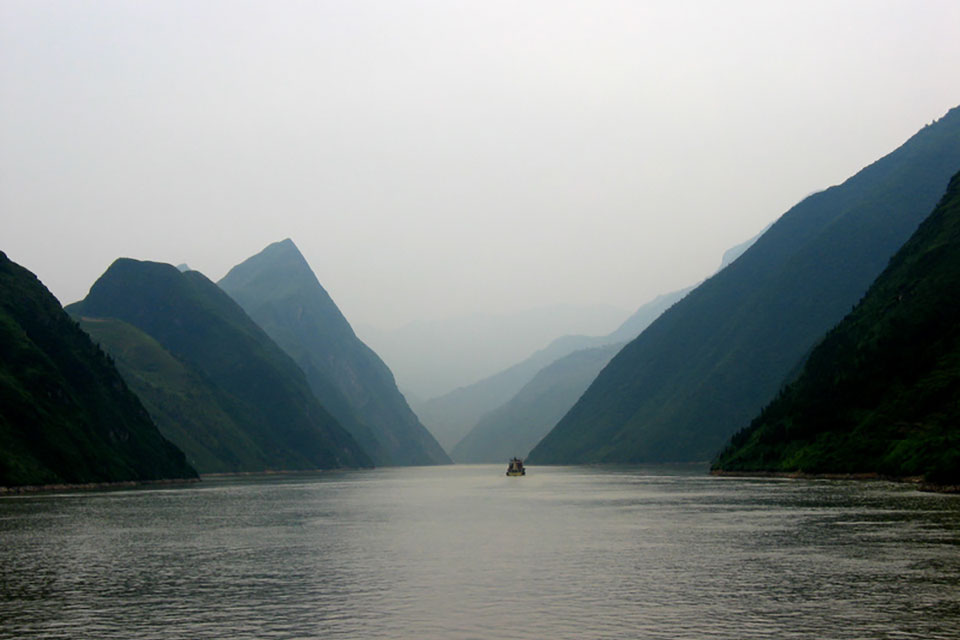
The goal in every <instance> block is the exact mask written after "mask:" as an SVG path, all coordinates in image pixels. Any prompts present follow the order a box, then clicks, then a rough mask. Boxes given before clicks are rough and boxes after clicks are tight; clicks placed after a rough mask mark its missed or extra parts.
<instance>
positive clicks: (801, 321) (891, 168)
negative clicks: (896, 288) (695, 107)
mask: <svg viewBox="0 0 960 640" xmlns="http://www.w3.org/2000/svg"><path fill="white" fill-rule="evenodd" d="M958 167H960V108H957V109H953V110H951V111H950V112H949V113H947V114H946V115H945V116H944V117H943V118H941V119H940V120H939V121H937V122H936V123H934V124H931V125H928V126H926V127H925V128H924V129H922V130H921V131H920V132H918V133H917V134H915V135H914V136H913V137H912V138H910V140H908V141H907V142H906V143H905V144H903V145H902V146H901V147H900V148H899V149H897V150H896V151H894V152H892V153H891V154H889V155H887V156H886V157H884V158H882V159H880V160H878V161H877V162H875V163H873V164H872V165H870V166H869V167H866V168H865V169H863V170H862V171H860V172H859V173H857V174H856V175H855V176H853V177H852V178H850V179H848V180H847V181H846V182H844V183H843V184H842V185H839V186H835V187H831V188H830V189H827V190H825V191H822V192H819V193H816V194H814V195H811V196H809V197H808V198H806V199H805V200H803V201H802V202H800V203H799V204H797V205H796V206H794V207H793V208H792V209H790V210H789V211H787V212H786V213H785V214H784V215H783V216H782V217H781V218H780V219H779V220H777V222H776V223H774V224H773V226H771V227H770V229H769V230H768V231H767V232H766V233H764V234H763V236H762V237H761V238H760V239H758V240H757V242H756V243H755V244H754V245H753V246H751V247H750V248H749V249H747V251H745V252H744V253H743V255H741V256H740V257H739V258H738V259H737V260H736V261H734V262H733V263H731V264H730V265H728V266H727V267H726V268H725V269H723V270H721V271H720V272H718V273H717V274H716V275H714V276H713V277H712V278H710V279H709V280H707V281H706V282H704V283H703V284H701V285H700V286H699V287H697V288H696V289H695V290H694V291H692V292H691V293H690V294H688V295H687V297H686V298H684V299H683V300H681V301H680V302H679V303H677V304H676V305H675V306H673V307H672V308H671V309H670V310H668V311H667V312H666V313H664V314H663V315H662V316H660V318H658V319H657V320H656V321H655V322H654V323H653V324H651V325H650V327H649V328H647V330H646V331H644V332H643V333H642V334H640V336H639V337H638V338H637V339H636V340H634V341H633V342H631V343H630V344H628V345H627V346H626V347H624V349H623V350H622V351H621V352H620V353H619V354H617V356H615V357H614V358H613V360H611V361H610V364H608V365H607V367H606V368H605V369H604V370H603V371H602V372H601V373H600V375H599V376H598V377H597V379H596V380H595V381H594V383H593V384H592V385H591V386H590V388H589V389H588V390H587V391H586V393H584V395H583V396H582V397H581V398H580V400H579V401H578V402H577V404H576V405H574V407H573V408H572V409H571V410H570V411H569V412H568V413H567V415H566V416H564V418H563V419H562V420H561V421H560V422H559V423H558V424H557V425H556V427H555V428H554V429H553V430H552V431H551V432H550V433H549V434H548V435H547V437H546V438H544V439H543V440H542V441H541V442H540V444H538V445H537V447H536V448H535V449H534V450H533V451H532V452H531V453H530V462H531V463H540V464H546V463H585V462H642V461H689V460H709V459H711V458H713V457H714V455H716V452H717V451H719V449H720V448H721V447H722V446H723V444H724V443H725V442H726V440H727V439H729V437H730V436H731V435H733V433H734V432H736V431H737V430H738V429H739V428H741V427H742V426H743V425H745V424H749V421H750V419H751V418H752V417H753V416H755V415H756V414H757V413H758V412H759V411H760V409H761V408H762V407H763V406H764V405H765V404H766V403H768V402H769V401H770V400H771V399H772V398H773V397H774V395H775V394H776V393H777V391H778V390H779V388H780V386H781V384H782V383H783V381H784V378H785V376H786V375H787V374H788V373H789V372H790V371H791V370H793V369H795V368H796V366H797V364H798V363H799V362H800V361H801V360H802V359H803V358H804V356H805V355H806V354H807V353H808V352H809V350H810V349H811V347H812V346H813V345H814V343H815V342H816V341H817V340H818V339H819V338H820V337H821V336H822V335H823V334H824V333H825V332H826V331H827V330H828V329H829V328H830V327H832V326H833V325H834V324H836V323H837V322H838V321H839V320H840V319H841V318H842V317H843V316H844V314H845V313H846V312H847V311H849V310H850V308H851V306H852V305H853V304H855V303H856V302H857V301H858V300H859V299H860V297H861V296H862V295H863V293H864V292H865V291H866V289H867V287H868V286H869V285H870V283H871V282H872V281H873V280H874V279H875V278H876V277H877V275H878V274H879V273H880V272H881V270H882V269H883V268H884V266H885V265H886V263H887V261H888V260H889V259H890V256H892V255H893V253H894V252H895V251H896V250H897V249H898V248H899V247H900V246H901V245H902V244H903V243H904V241H906V239H907V238H908V237H909V236H910V234H911V233H913V231H914V230H915V229H916V228H917V225H918V224H919V223H920V222H921V221H922V220H923V219H924V218H925V217H926V214H927V213H928V212H929V211H930V210H931V209H932V207H933V206H934V205H935V204H936V202H937V200H938V199H939V197H940V194H942V193H943V190H944V188H945V187H946V185H947V182H948V181H949V179H950V177H951V176H952V175H953V173H954V172H955V171H956V170H957V168H958Z"/></svg>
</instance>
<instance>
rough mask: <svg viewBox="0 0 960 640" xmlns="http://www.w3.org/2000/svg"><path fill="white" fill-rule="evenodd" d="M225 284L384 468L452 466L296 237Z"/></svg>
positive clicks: (253, 260) (239, 267) (222, 284)
mask: <svg viewBox="0 0 960 640" xmlns="http://www.w3.org/2000/svg"><path fill="white" fill-rule="evenodd" d="M219 285H220V287H221V288H222V289H223V290H224V291H226V292H227V293H229V294H230V296H232V297H233V299H234V300H236V301H237V303H239V304H240V306H241V307H243V308H244V310H246V312H247V313H248V314H250V317H251V318H253V319H254V320H255V321H256V322H257V323H258V324H259V325H260V326H261V327H263V329H264V331H266V332H267V334H268V335H270V337H271V338H273V339H274V340H275V341H276V342H277V344H278V345H280V346H281V347H282V348H283V349H284V350H286V352H287V353H288V354H290V356H291V357H292V358H293V359H294V360H295V361H296V362H297V364H299V365H300V368H301V369H303V371H304V373H305V374H306V377H307V381H308V382H309V383H310V386H311V388H312V389H313V392H314V394H316V396H317V397H318V398H319V399H320V401H321V402H323V403H324V405H325V406H326V407H327V409H329V410H330V412H331V413H332V414H333V415H334V416H336V418H337V419H338V420H340V422H341V424H342V425H343V426H344V427H345V428H346V429H347V430H348V431H350V432H351V433H352V434H353V435H354V437H355V438H356V439H357V441H358V442H360V444H361V445H363V446H364V448H365V449H366V450H367V451H368V452H369V453H370V455H371V456H372V457H373V459H374V462H376V463H377V464H378V465H425V464H442V463H449V462H450V459H449V458H448V457H447V454H446V453H444V451H443V449H441V448H440V445H439V444H437V442H436V440H434V438H433V436H432V435H430V432H429V431H427V430H426V429H425V428H424V427H423V425H421V424H420V421H419V420H418V419H417V416H416V415H415V414H414V413H413V411H411V410H410V407H409V406H407V402H406V400H405V399H404V398H403V395H402V394H401V393H400V391H399V390H398V389H397V385H396V382H395V381H394V378H393V374H392V373H391V372H390V369H388V368H387V365H386V364H384V363H383V361H382V360H381V359H380V358H379V356H377V354H376V353H374V352H373V350H372V349H370V348H369V347H368V346H367V345H365V344H364V343H363V342H362V341H361V340H360V339H359V338H357V336H356V334H354V332H353V329H352V328H351V327H350V323H348V322H347V319H346V318H344V317H343V314H342V313H341V312H340V309H338V308H337V305H336V304H335V303H334V301H333V300H332V299H331V298H330V296H329V295H328V294H327V292H326V291H325V290H324V288H323V287H322V286H321V285H320V282H319V281H318V280H317V277H316V276H315V275H314V273H313V271H312V270H311V269H310V265H308V264H307V261H306V260H305V259H304V258H303V255H301V253H300V251H299V250H298V249H297V247H296V245H294V243H293V241H292V240H289V239H287V240H284V241H282V242H276V243H274V244H271V245H270V246H268V247H267V248H266V249H264V250H263V251H261V252H260V253H259V254H257V255H255V256H253V257H251V258H249V259H248V260H246V261H244V262H243V263H241V264H239V265H237V266H236V267H234V268H233V269H231V270H230V273H228V274H227V275H226V276H225V277H224V278H223V279H222V280H221V281H220V282H219Z"/></svg>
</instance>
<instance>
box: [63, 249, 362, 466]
mask: <svg viewBox="0 0 960 640" xmlns="http://www.w3.org/2000/svg"><path fill="white" fill-rule="evenodd" d="M67 311H69V312H70V314H71V315H73V316H74V317H78V318H114V319H117V320H122V321H123V322H126V323H127V324H130V325H133V326H134V327H136V328H137V329H139V330H140V331H142V332H143V333H146V334H147V335H149V336H150V337H151V338H153V340H155V341H156V342H157V343H159V345H161V346H162V347H163V349H164V350H166V351H167V352H168V353H169V354H170V355H172V356H173V357H174V358H175V359H176V360H178V361H179V362H181V363H184V364H185V365H186V368H187V369H188V370H189V371H192V372H194V373H199V374H202V376H203V377H204V378H205V379H206V380H208V381H210V382H211V383H212V384H213V385H215V386H216V387H217V389H218V390H219V392H222V394H220V397H223V394H226V395H229V397H230V402H227V403H225V404H222V405H219V408H220V409H222V410H223V411H225V412H226V413H228V414H229V416H230V417H231V418H232V420H233V422H234V423H235V424H237V425H239V426H240V427H241V428H242V430H243V434H244V436H245V437H244V438H243V439H242V440H240V441H237V442H233V441H232V440H230V441H226V440H222V441H221V444H223V445H224V446H225V447H227V448H228V450H229V459H224V460H223V461H222V462H223V463H224V464H226V465H229V466H230V467H231V469H232V470H244V471H259V470H266V469H318V468H319V469H332V468H340V467H365V466H370V465H372V461H371V460H370V458H369V457H368V456H367V454H366V453H365V452H364V451H363V450H362V449H361V447H360V446H359V445H358V444H357V443H356V441H355V440H354V439H353V437H352V436H350V434H349V433H347V432H346V431H344V429H343V428H342V427H341V426H340V425H339V424H338V423H337V421H336V420H335V419H334V418H333V417H332V416H330V414H329V413H327V411H326V410H325V409H324V408H323V407H322V406H321V405H320V403H319V402H318V401H317V399H316V398H315V397H314V396H313V393H312V392H311V391H310V387H309V385H308V384H307V381H306V379H305V378H304V375H303V372H302V371H301V370H300V368H299V367H298V366H297V364H296V363H295V362H294V361H293V360H292V359H291V358H290V357H289V356H288V355H287V354H286V353H284V351H283V350H282V349H281V348H280V347H278V346H277V345H276V344H275V343H274V342H273V341H272V340H271V339H270V338H269V337H268V336H267V334H266V333H264V332H263V330H262V329H261V328H260V327H259V326H257V325H256V323H255V322H254V321H253V320H251V319H250V318H249V317H248V316H247V314H246V313H244V311H243V309H241V308H240V306H239V305H238V304H237V303H236V302H234V301H233V300H232V299H231V298H230V296H228V295H227V294H226V293H224V292H223V291H222V290H221V289H220V288H219V287H217V285H215V284H214V283H212V282H210V281H209V280H208V279H207V278H206V277H204V275H203V274H201V273H200V272H198V271H186V272H181V271H179V270H177V268H176V267H173V266H171V265H168V264H161V263H156V262H140V261H137V260H131V259H129V258H120V259H118V260H117V261H116V262H114V263H113V264H112V265H111V266H110V268H109V269H107V271H106V272H105V273H104V274H103V275H102V276H101V277H100V278H99V279H98V280H97V281H96V283H94V285H93V287H91V289H90V293H89V294H88V295H87V297H86V298H85V299H84V300H83V301H81V302H78V303H75V304H72V305H69V306H68V307H67ZM126 362H128V363H129V362H130V361H129V360H126ZM169 390H170V392H171V393H176V392H177V387H175V386H172V387H170V389H169ZM211 393H212V392H211ZM211 411H214V410H213V409H211ZM210 429H211V431H210V432H207V433H202V434H200V433H198V434H196V438H198V439H211V440H219V439H220V437H219V435H218V433H222V431H220V430H219V427H213V426H211V427H210ZM248 443H252V444H253V445H254V447H255V451H252V450H250V449H248ZM249 456H253V458H250V457H249Z"/></svg>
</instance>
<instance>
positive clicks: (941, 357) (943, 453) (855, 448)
mask: <svg viewBox="0 0 960 640" xmlns="http://www.w3.org/2000/svg"><path fill="white" fill-rule="evenodd" d="M958 292H960V173H958V174H957V175H955V176H954V177H953V180H952V181H951V182H950V185H949V188H948V189H947V193H946V195H945V196H944V198H943V200H941V202H940V204H939V205H938V206H937V208H936V209H934V211H933V213H931V214H930V217H928V218H927V219H926V220H925V221H924V222H923V224H921V225H920V227H919V228H918V229H917V231H916V233H914V234H913V236H912V237H911V238H910V240H908V241H907V243H906V244H905V245H904V246H903V248H902V249H900V251H898V252H897V254H896V255H895V256H894V257H893V259H892V260H891V261H890V264H889V265H888V266H887V268H886V269H885V270H884V271H883V273H882V274H880V276H879V277H878V278H877V280H876V282H874V284H873V285H872V286H871V287H870V289H869V290H868V291H867V294H866V295H865V296H864V297H863V299H862V300H861V301H860V303H859V304H858V305H857V306H856V307H855V308H854V309H853V311H851V312H850V314H849V315H847V316H846V317H845V318H844V319H843V321H841V322H840V324H838V325H837V326H836V327H835V328H834V329H833V330H832V331H830V332H829V333H828V334H827V336H826V338H824V339H823V341H822V342H820V343H819V344H818V345H817V347H816V348H815V349H814V350H813V351H812V352H811V354H810V358H809V359H808V360H807V362H806V364H805V366H804V367H803V370H802V372H801V374H800V376H799V378H797V379H796V380H795V381H794V382H793V383H792V384H790V385H788V386H787V387H786V388H785V389H783V390H782V392H781V393H780V395H779V396H778V397H777V398H776V400H774V401H773V402H772V403H770V405H768V406H767V408H766V409H764V410H763V412H762V413H761V414H760V415H759V417H757V418H756V419H754V421H753V422H752V423H751V424H750V426H749V427H748V428H747V429H745V430H743V431H741V432H740V433H738V434H737V435H736V436H734V438H733V440H732V442H731V443H730V444H729V445H728V446H727V448H726V449H725V450H724V451H723V452H722V453H721V455H720V456H719V457H718V458H717V460H716V462H715V464H714V469H715V470H726V471H778V472H795V471H800V472H807V473H879V474H883V475H889V476H899V477H904V476H925V477H926V479H927V480H928V481H933V482H939V483H943V484H951V485H960V402H958V398H960V296H958V295H957V294H958Z"/></svg>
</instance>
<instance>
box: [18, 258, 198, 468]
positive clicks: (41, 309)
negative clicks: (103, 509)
mask: <svg viewBox="0 0 960 640" xmlns="http://www.w3.org/2000/svg"><path fill="white" fill-rule="evenodd" d="M194 477H196V472H195V471H194V470H193V469H192V468H191V467H190V465H188V464H187V462H186V459H185V458H184V455H183V452H181V451H180V450H179V449H177V448H176V447H175V446H174V445H173V444H171V443H170V442H168V441H167V440H166V439H164V438H163V436H161V435H160V432H159V431H158V430H157V428H156V426H155V425H154V424H153V422H151V420H150V416H149V415H148V414H147V412H146V411H145V410H144V408H143V406H142V405H141V404H140V402H139V400H138V399H137V397H136V396H135V395H134V394H133V393H131V392H130V390H129V389H128V388H127V386H126V385H125V384H124V382H123V379H122V378H121V377H120V374H119V373H118V372H117V370H116V368H115V367H114V366H113V363H112V362H111V361H110V359H109V358H108V357H107V356H106V354H104V353H103V352H102V351H101V350H100V349H99V348H98V347H97V346H96V345H94V344H93V343H92V342H91V341H90V338H89V337H88V336H87V334H85V333H84V332H83V331H82V330H81V329H80V328H79V327H77V325H76V323H75V322H74V321H73V320H72V319H71V318H70V317H69V316H68V315H67V314H66V313H65V312H64V311H63V309H62V308H61V307H60V304H59V303H58V302H57V300H56V298H54V297H53V295H52V294H50V292H49V291H47V289H46V287H44V286H43V284H42V283H41V282H40V281H39V280H37V278H36V277H35V276H34V275H33V274H32V273H30V272H29V271H27V270H26V269H24V268H23V267H20V266H19V265H17V264H15V263H13V262H12V261H10V260H9V259H8V258H7V256H6V255H5V254H3V253H2V252H0V486H20V485H43V484H58V483H71V484H76V483H90V482H117V481H129V480H159V479H166V478H194Z"/></svg>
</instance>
